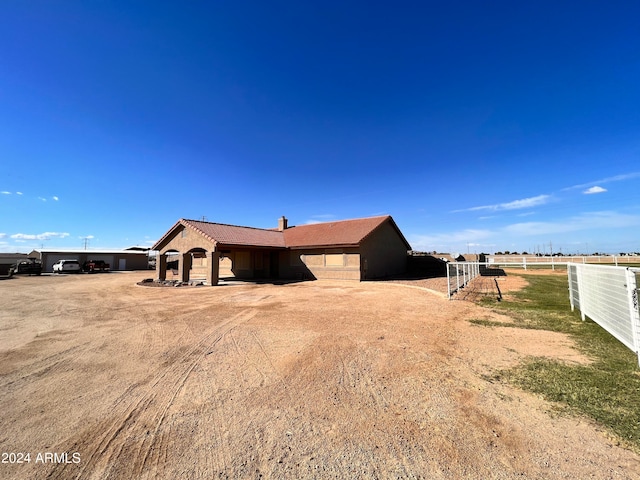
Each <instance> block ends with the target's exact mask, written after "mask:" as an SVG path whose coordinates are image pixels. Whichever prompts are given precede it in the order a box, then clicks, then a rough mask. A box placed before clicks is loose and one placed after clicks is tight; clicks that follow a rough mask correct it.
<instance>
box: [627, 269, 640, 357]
mask: <svg viewBox="0 0 640 480" xmlns="http://www.w3.org/2000/svg"><path fill="white" fill-rule="evenodd" d="M627 292H628V298H629V312H630V314H631V315H630V316H631V329H632V332H633V346H634V348H635V351H636V355H637V356H638V366H640V307H639V306H638V285H637V282H636V274H635V272H634V271H633V270H631V269H630V268H627Z"/></svg>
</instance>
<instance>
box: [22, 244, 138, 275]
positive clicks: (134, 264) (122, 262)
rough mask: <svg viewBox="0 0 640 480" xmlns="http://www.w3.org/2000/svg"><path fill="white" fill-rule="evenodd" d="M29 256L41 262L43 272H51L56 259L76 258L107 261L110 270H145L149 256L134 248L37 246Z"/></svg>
mask: <svg viewBox="0 0 640 480" xmlns="http://www.w3.org/2000/svg"><path fill="white" fill-rule="evenodd" d="M29 257H32V258H37V259H38V260H40V261H41V262H42V271H43V272H52V271H53V264H54V263H56V262H57V261H58V260H78V262H80V265H82V264H83V263H84V262H86V261H90V260H102V261H104V262H106V263H108V264H109V265H110V267H111V270H112V271H118V270H147V269H148V268H149V257H148V254H147V252H145V251H136V250H62V249H49V248H39V249H36V250H33V251H32V252H31V253H30V254H29Z"/></svg>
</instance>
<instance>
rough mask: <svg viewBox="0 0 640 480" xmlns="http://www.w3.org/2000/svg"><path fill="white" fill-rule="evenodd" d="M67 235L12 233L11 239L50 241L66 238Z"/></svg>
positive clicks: (59, 233) (56, 233)
mask: <svg viewBox="0 0 640 480" xmlns="http://www.w3.org/2000/svg"><path fill="white" fill-rule="evenodd" d="M68 236H69V234H68V233H66V232H64V233H61V232H44V233H38V234H29V233H14V234H13V235H11V238H12V239H14V240H50V239H52V238H66V237H68Z"/></svg>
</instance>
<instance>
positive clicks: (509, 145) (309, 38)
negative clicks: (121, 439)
mask: <svg viewBox="0 0 640 480" xmlns="http://www.w3.org/2000/svg"><path fill="white" fill-rule="evenodd" d="M638 18H640V3H637V2H629V1H626V2H611V1H609V2H603V1H600V2H592V1H580V2H577V1H576V2H569V1H567V2H557V1H554V2H544V1H541V2H511V1H510V2H489V3H487V2H427V1H424V2H402V1H399V2H375V1H367V2H358V1H340V2H331V1H323V2H313V1H309V2H293V1H270V2H262V1H260V2H251V1H234V2H230V1H206V2H205V1H190V2H162V1H154V2H151V1H149V2H142V1H135V2H109V1H92V2H72V1H68V2H50V1H37V0H35V1H29V2H24V1H22V0H7V1H4V2H2V5H0V66H1V67H0V165H1V168H0V192H1V193H0V251H5V252H14V251H20V252H29V251H31V249H33V248H39V247H43V246H44V247H45V248H63V247H64V248H81V247H83V245H84V244H85V241H88V245H89V247H91V248H121V247H127V246H131V245H144V246H150V245H151V244H153V243H154V241H155V240H156V239H158V238H159V237H160V236H162V235H163V234H164V233H165V231H166V230H168V229H169V228H170V227H171V226H172V225H173V224H174V223H175V222H176V220H178V219H179V218H181V217H184V218H202V217H206V219H207V220H209V221H215V222H221V223H230V224H236V225H249V226H256V227H265V228H271V227H275V226H276V225H277V219H278V217H280V216H281V215H285V216H287V217H288V218H289V223H290V225H300V224H304V223H308V222H317V221H327V220H339V219H347V218H356V217H365V216H372V215H381V214H390V215H392V216H393V217H394V219H395V220H396V223H397V224H398V225H399V227H400V229H401V230H402V231H403V233H404V234H405V236H406V237H407V239H408V240H409V242H410V243H411V245H412V246H413V248H414V249H416V250H425V251H431V250H437V251H439V252H453V251H456V252H463V253H464V252H467V251H470V252H481V251H483V252H494V251H504V250H510V251H523V250H527V251H529V252H531V251H541V252H542V251H547V252H548V251H549V249H550V248H553V250H554V251H559V250H562V252H565V253H578V252H580V253H581V252H584V251H589V252H594V251H600V252H611V253H617V252H621V251H640V161H639V159H640V87H639V85H640V29H638V24H637V19H638ZM85 239H87V240H85ZM550 245H551V247H550Z"/></svg>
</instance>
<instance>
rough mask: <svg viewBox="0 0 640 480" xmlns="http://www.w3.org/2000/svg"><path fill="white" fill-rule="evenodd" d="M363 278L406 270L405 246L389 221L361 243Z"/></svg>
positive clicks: (394, 273)
mask: <svg viewBox="0 0 640 480" xmlns="http://www.w3.org/2000/svg"><path fill="white" fill-rule="evenodd" d="M360 255H361V262H362V272H363V275H362V276H363V279H372V278H381V277H386V276H389V275H396V274H399V273H405V272H406V271H407V246H406V245H405V243H404V242H403V241H402V239H401V238H400V237H399V236H398V233H397V231H396V230H395V228H393V226H392V225H391V224H390V223H389V222H385V223H384V224H382V225H381V226H380V227H379V228H377V229H376V230H375V231H374V232H373V233H372V234H371V235H370V236H369V237H367V238H366V239H365V240H364V241H363V242H362V245H361V249H360Z"/></svg>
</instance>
